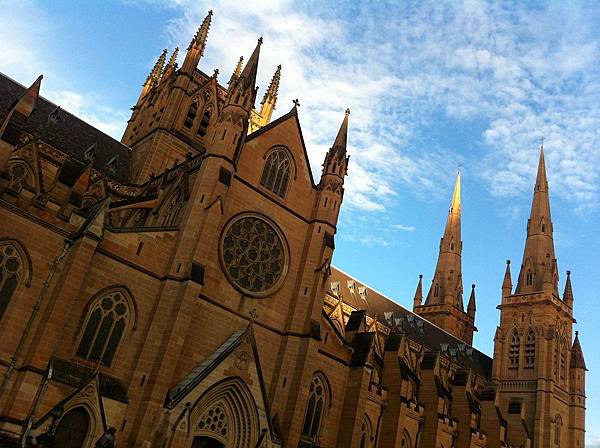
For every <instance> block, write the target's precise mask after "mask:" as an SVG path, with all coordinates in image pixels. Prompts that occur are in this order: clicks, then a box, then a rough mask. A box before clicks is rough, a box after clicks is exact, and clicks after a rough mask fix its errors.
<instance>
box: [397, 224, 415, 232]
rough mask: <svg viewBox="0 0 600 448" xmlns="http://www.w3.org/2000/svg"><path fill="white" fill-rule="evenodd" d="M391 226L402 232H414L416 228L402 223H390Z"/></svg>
mask: <svg viewBox="0 0 600 448" xmlns="http://www.w3.org/2000/svg"><path fill="white" fill-rule="evenodd" d="M392 227H393V228H394V229H396V230H401V231H402V232H414V231H415V230H417V228H416V227H415V226H406V225H404V224H392Z"/></svg>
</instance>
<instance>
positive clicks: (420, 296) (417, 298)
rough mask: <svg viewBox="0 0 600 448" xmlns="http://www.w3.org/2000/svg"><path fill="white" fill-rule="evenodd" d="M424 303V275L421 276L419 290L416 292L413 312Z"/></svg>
mask: <svg viewBox="0 0 600 448" xmlns="http://www.w3.org/2000/svg"><path fill="white" fill-rule="evenodd" d="M421 303H423V274H419V283H418V284H417V289H416V291H415V297H414V299H413V310H414V309H415V308H416V307H418V306H421Z"/></svg>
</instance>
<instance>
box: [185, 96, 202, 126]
mask: <svg viewBox="0 0 600 448" xmlns="http://www.w3.org/2000/svg"><path fill="white" fill-rule="evenodd" d="M197 113H198V101H196V100H194V101H192V104H190V108H189V109H188V113H187V115H186V116H185V121H184V122H183V125H184V126H185V127H186V128H191V127H192V126H193V125H194V119H195V118H196V114H197Z"/></svg>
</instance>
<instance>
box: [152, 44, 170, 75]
mask: <svg viewBox="0 0 600 448" xmlns="http://www.w3.org/2000/svg"><path fill="white" fill-rule="evenodd" d="M166 59H167V49H166V48H165V49H164V50H163V52H162V53H161V55H160V56H159V57H158V59H157V60H156V63H155V64H154V68H153V69H152V72H151V73H150V76H149V77H148V78H149V79H152V80H154V81H157V80H158V79H159V78H160V74H161V73H162V72H163V68H164V66H165V60H166Z"/></svg>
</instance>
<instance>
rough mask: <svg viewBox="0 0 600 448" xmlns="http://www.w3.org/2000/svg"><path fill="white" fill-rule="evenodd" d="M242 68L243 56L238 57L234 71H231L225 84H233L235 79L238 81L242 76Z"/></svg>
mask: <svg viewBox="0 0 600 448" xmlns="http://www.w3.org/2000/svg"><path fill="white" fill-rule="evenodd" d="M243 66H244V56H240V60H239V61H238V63H237V64H236V66H235V69H234V70H233V73H232V74H231V78H230V79H229V82H228V83H227V84H231V83H233V82H234V81H235V80H236V79H238V78H239V77H240V75H241V74H242V67H243Z"/></svg>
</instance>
